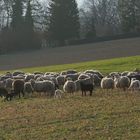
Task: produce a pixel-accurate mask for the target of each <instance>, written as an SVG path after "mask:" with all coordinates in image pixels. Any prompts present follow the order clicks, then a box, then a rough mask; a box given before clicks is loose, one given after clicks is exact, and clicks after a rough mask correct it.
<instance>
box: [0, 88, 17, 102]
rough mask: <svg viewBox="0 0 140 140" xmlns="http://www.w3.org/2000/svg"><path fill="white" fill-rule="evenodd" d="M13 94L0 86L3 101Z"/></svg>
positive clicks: (9, 99)
mask: <svg viewBox="0 0 140 140" xmlns="http://www.w3.org/2000/svg"><path fill="white" fill-rule="evenodd" d="M11 91H12V90H11ZM14 96H15V93H14V92H10V93H8V90H7V89H6V88H0V97H4V101H6V100H7V101H11V100H12V98H13V97H14Z"/></svg>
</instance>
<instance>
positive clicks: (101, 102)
mask: <svg viewBox="0 0 140 140" xmlns="http://www.w3.org/2000/svg"><path fill="white" fill-rule="evenodd" d="M139 100H140V94H139V93H135V94H132V93H122V92H118V91H113V92H112V91H110V92H108V91H106V92H101V91H100V90H97V91H96V93H95V94H94V95H93V96H92V97H89V96H87V97H81V96H80V95H79V93H77V95H75V96H68V95H67V96H65V97H64V98H63V99H53V98H51V99H48V98H44V97H41V98H29V99H21V100H19V99H15V100H13V101H12V102H2V101H1V103H0V110H1V111H0V128H1V131H0V137H1V138H3V139H6V140H7V139H10V140H29V139H30V140H32V139H36V140H46V139H47V140H52V139H53V140H63V139H65V138H66V139H67V140H78V139H79V140H85V139H88V140H90V139H91V140H93V139H97V140H108V139H115V140H120V139H123V140H129V139H130V140H132V139H135V140H139V138H140V102H139Z"/></svg>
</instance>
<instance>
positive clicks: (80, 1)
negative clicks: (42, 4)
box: [40, 0, 84, 6]
mask: <svg viewBox="0 0 140 140" xmlns="http://www.w3.org/2000/svg"><path fill="white" fill-rule="evenodd" d="M40 1H43V0H40ZM83 1H84V0H77V3H78V5H79V6H81V5H82V3H83Z"/></svg>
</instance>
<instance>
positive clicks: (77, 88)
mask: <svg viewBox="0 0 140 140" xmlns="http://www.w3.org/2000/svg"><path fill="white" fill-rule="evenodd" d="M80 81H81V80H76V81H75V85H76V91H77V92H78V91H80V89H81V86H80Z"/></svg>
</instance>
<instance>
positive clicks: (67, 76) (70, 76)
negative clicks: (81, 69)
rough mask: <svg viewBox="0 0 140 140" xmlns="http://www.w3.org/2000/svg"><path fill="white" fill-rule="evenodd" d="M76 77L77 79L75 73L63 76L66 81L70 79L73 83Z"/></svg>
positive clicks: (77, 75)
mask: <svg viewBox="0 0 140 140" xmlns="http://www.w3.org/2000/svg"><path fill="white" fill-rule="evenodd" d="M78 77H79V74H77V73H75V74H67V75H66V76H65V78H66V79H67V78H71V79H72V80H73V81H76V80H77V79H78Z"/></svg>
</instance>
